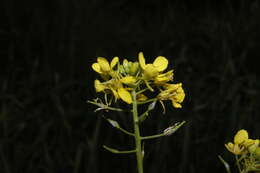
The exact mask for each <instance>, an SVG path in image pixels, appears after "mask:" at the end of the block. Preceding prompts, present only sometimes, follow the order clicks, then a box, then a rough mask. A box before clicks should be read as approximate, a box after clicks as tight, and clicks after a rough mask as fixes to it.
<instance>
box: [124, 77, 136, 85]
mask: <svg viewBox="0 0 260 173" xmlns="http://www.w3.org/2000/svg"><path fill="white" fill-rule="evenodd" d="M120 81H121V82H122V83H124V84H135V82H136V78H135V77H133V76H126V77H123V78H122V79H120Z"/></svg>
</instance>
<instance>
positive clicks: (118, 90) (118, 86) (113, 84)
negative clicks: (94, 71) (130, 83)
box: [106, 79, 132, 104]
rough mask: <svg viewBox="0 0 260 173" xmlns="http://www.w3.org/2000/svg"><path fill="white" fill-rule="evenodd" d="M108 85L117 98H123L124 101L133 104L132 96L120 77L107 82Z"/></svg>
mask: <svg viewBox="0 0 260 173" xmlns="http://www.w3.org/2000/svg"><path fill="white" fill-rule="evenodd" d="M106 86H107V88H108V89H110V90H111V91H112V93H113V95H114V97H115V99H122V100H123V101H124V102H126V103H128V104H131V103H132V96H131V94H130V93H129V92H128V91H127V89H126V88H124V86H123V84H122V82H121V81H120V80H118V79H111V80H109V81H107V82H106Z"/></svg>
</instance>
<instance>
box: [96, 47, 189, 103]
mask: <svg viewBox="0 0 260 173" xmlns="http://www.w3.org/2000/svg"><path fill="white" fill-rule="evenodd" d="M167 67H168V60H167V59H166V58H165V57H163V56H158V57H157V58H156V59H155V60H154V61H153V63H152V64H146V60H145V58H144V55H143V53H142V52H140V53H139V55H138V62H131V61H128V60H126V59H124V60H123V63H120V61H119V58H118V57H114V58H113V59H112V61H111V62H109V61H108V60H107V59H106V58H103V57H98V58H97V62H96V63H93V64H92V69H93V70H94V71H96V72H97V73H99V74H100V76H101V78H102V81H100V80H98V79H96V80H95V82H94V85H95V89H96V92H104V93H105V94H111V95H112V96H113V98H114V99H115V101H116V100H118V99H121V100H123V101H124V102H126V103H128V104H131V103H132V102H133V100H132V95H131V91H133V90H135V91H136V92H137V93H138V95H137V99H138V101H145V100H147V99H150V98H148V97H147V96H146V95H144V92H145V91H146V90H149V91H151V92H154V90H155V89H156V90H158V91H159V94H157V97H156V99H157V100H159V101H161V102H162V101H163V100H171V101H172V105H173V106H174V107H175V108H181V103H182V102H183V100H184V97H185V93H184V90H183V88H182V84H181V83H178V84H171V83H169V82H170V81H172V80H173V70H170V71H168V72H165V73H164V71H165V70H166V69H167Z"/></svg>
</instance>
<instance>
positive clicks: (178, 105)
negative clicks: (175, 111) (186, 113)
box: [172, 100, 182, 108]
mask: <svg viewBox="0 0 260 173" xmlns="http://www.w3.org/2000/svg"><path fill="white" fill-rule="evenodd" d="M172 106H173V107H175V108H182V106H181V104H180V103H177V102H176V101H175V100H172Z"/></svg>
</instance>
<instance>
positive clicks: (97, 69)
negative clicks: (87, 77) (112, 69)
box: [92, 63, 102, 73]
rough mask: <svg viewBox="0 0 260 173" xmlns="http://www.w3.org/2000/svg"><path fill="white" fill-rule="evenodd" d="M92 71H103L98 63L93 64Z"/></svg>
mask: <svg viewBox="0 0 260 173" xmlns="http://www.w3.org/2000/svg"><path fill="white" fill-rule="evenodd" d="M92 69H93V70H94V71H95V72H98V73H102V71H101V69H100V66H99V64H98V63H94V64H92Z"/></svg>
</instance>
